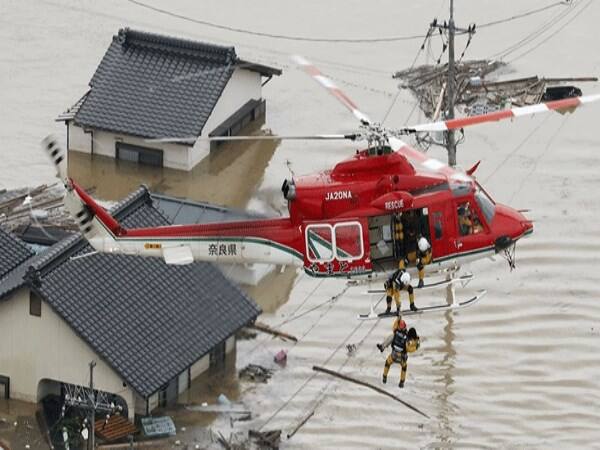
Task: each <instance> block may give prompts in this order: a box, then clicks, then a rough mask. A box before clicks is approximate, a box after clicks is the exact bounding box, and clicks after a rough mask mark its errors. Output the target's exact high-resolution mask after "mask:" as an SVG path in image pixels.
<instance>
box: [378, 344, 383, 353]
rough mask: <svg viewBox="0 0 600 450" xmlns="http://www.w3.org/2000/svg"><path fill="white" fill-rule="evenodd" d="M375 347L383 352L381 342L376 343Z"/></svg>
mask: <svg viewBox="0 0 600 450" xmlns="http://www.w3.org/2000/svg"><path fill="white" fill-rule="evenodd" d="M377 348H378V349H379V351H380V352H381V353H383V345H381V344H377Z"/></svg>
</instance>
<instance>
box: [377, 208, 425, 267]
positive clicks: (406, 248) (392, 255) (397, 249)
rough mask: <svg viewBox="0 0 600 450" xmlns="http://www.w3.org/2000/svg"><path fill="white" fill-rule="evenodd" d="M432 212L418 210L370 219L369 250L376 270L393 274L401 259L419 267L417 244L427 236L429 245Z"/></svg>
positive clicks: (423, 209)
mask: <svg viewBox="0 0 600 450" xmlns="http://www.w3.org/2000/svg"><path fill="white" fill-rule="evenodd" d="M429 234H430V233H429V211H428V209H427V208H415V209H411V210H406V211H403V212H402V213H395V214H385V215H381V216H372V217H369V246H370V253H371V261H372V263H373V269H374V270H376V271H392V270H395V269H397V268H398V262H399V261H400V260H401V259H405V260H407V259H408V266H409V267H411V266H416V258H415V254H416V251H417V248H418V246H417V241H418V240H419V238H420V237H422V236H424V237H425V238H426V239H427V240H428V241H429V243H431V238H430V235H429Z"/></svg>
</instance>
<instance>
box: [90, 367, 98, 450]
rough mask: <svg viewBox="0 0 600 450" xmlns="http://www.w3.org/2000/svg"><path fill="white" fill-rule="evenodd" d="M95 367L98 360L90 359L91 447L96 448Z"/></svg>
mask: <svg viewBox="0 0 600 450" xmlns="http://www.w3.org/2000/svg"><path fill="white" fill-rule="evenodd" d="M94 367H96V361H90V395H89V401H90V416H91V417H90V419H91V420H90V427H91V433H90V443H91V448H92V450H94V449H95V448H96V434H95V430H94V427H95V421H96V396H95V395H94Z"/></svg>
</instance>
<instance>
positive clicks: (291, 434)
mask: <svg viewBox="0 0 600 450" xmlns="http://www.w3.org/2000/svg"><path fill="white" fill-rule="evenodd" d="M314 415H315V412H314V410H313V411H311V412H310V414H308V415H307V416H306V417H305V418H304V419H302V420H301V421H300V423H299V424H298V425H296V428H294V429H293V431H292V432H291V433H288V435H287V438H288V439H289V438H291V437H292V436H293V435H295V434H296V433H297V432H298V430H299V429H300V428H302V427H303V426H304V424H305V423H306V422H308V420H309V419H310V418H311V417H312V416H314Z"/></svg>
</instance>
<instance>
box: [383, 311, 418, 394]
mask: <svg viewBox="0 0 600 450" xmlns="http://www.w3.org/2000/svg"><path fill="white" fill-rule="evenodd" d="M392 330H393V334H392V335H391V336H389V337H388V338H387V339H386V340H385V341H384V343H383V344H377V348H378V349H379V351H380V352H383V350H384V349H385V348H386V347H387V346H388V345H390V343H391V345H392V352H391V353H390V354H389V355H388V357H387V358H386V360H385V365H384V366H383V378H382V381H383V384H385V383H387V376H388V373H389V371H390V366H391V365H392V364H393V363H398V364H400V367H401V368H402V371H401V372H400V383H399V384H398V387H400V388H403V387H404V382H405V381H406V371H407V369H408V354H409V353H413V352H416V351H417V350H418V349H419V347H420V345H421V338H419V336H418V335H417V330H415V329H414V328H411V329H410V330H408V332H407V331H406V322H405V321H404V320H403V319H402V317H397V318H396V320H394V325H393V326H392Z"/></svg>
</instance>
